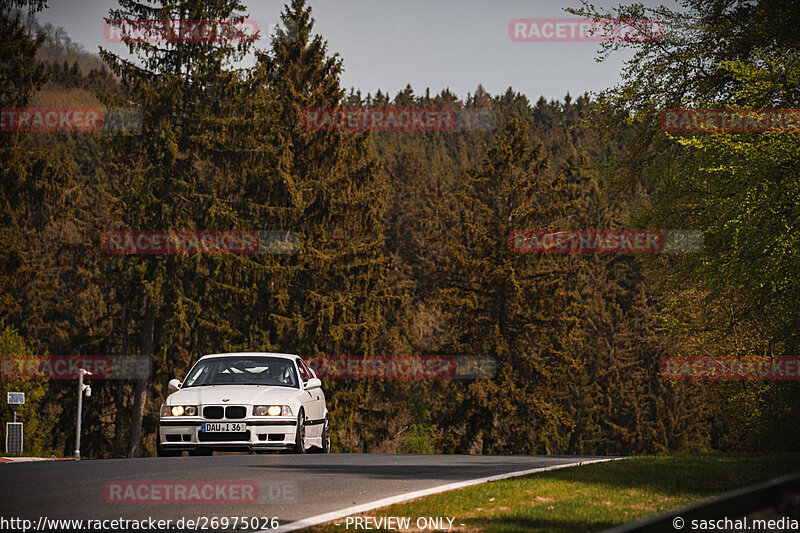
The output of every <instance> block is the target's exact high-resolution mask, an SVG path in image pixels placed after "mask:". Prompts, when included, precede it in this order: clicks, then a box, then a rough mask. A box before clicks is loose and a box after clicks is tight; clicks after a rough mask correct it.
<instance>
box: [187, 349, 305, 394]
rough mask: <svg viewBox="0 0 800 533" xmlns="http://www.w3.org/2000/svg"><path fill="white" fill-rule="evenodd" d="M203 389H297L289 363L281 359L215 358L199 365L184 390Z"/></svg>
mask: <svg viewBox="0 0 800 533" xmlns="http://www.w3.org/2000/svg"><path fill="white" fill-rule="evenodd" d="M204 385H275V386H278V387H294V388H297V387H298V382H297V374H296V373H295V369H294V364H293V363H292V361H291V360H290V359H283V358H280V357H215V358H211V359H204V360H202V361H199V362H198V363H197V364H196V365H194V367H193V368H192V370H191V371H190V372H189V375H188V376H187V377H186V379H185V380H184V382H183V385H182V386H181V388H184V389H185V388H187V387H202V386H204Z"/></svg>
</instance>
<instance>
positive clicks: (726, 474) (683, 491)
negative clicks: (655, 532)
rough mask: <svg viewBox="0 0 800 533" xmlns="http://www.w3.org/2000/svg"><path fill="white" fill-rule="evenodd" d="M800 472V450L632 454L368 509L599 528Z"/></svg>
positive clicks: (516, 527) (491, 522)
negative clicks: (784, 451) (771, 452)
mask: <svg viewBox="0 0 800 533" xmlns="http://www.w3.org/2000/svg"><path fill="white" fill-rule="evenodd" d="M798 471H800V454H795V453H792V454H772V455H727V454H701V455H659V456H643V457H632V458H629V459H624V460H621V461H610V462H606V463H597V464H589V465H584V466H577V467H571V468H564V469H560V470H553V471H550V472H542V473H540V474H533V475H530V476H524V477H519V478H514V479H508V480H503V481H496V482H493V483H486V484H483V485H476V486H473V487H468V488H465V489H460V490H455V491H450V492H445V493H442V494H436V495H433V496H427V497H425V498H420V499H418V500H413V501H410V502H406V503H400V504H396V505H392V506H389V507H384V508H381V509H376V510H374V511H370V512H367V513H364V514H362V515H361V516H371V517H381V516H386V517H389V516H397V517H410V518H411V520H410V524H411V526H412V528H411V529H407V530H404V531H420V529H414V527H413V526H414V525H415V523H416V520H417V519H418V518H419V517H451V518H453V517H455V520H454V521H453V531H462V532H475V531H486V532H492V533H494V532H502V533H511V532H518V531H548V532H570V533H572V532H576V531H599V530H602V529H605V528H608V527H612V526H615V525H618V524H622V523H625V522H630V521H632V520H638V519H641V518H645V517H647V516H650V515H653V514H656V513H661V512H664V511H670V510H673V509H676V508H678V507H681V506H684V505H686V504H688V503H691V502H694V501H697V500H701V499H704V498H708V497H710V496H713V495H715V494H719V493H721V492H725V491H728V490H733V489H736V488H739V487H743V486H746V485H751V484H753V483H757V482H759V481H764V480H767V479H770V478H773V477H778V476H782V475H786V474H789V473H792V472H798ZM336 522H338V523H339V524H340V525H339V526H336V525H335V523H328V524H323V525H320V526H316V527H314V528H310V529H307V530H306V531H311V532H313V533H328V532H337V533H342V532H344V531H347V529H346V528H345V520H344V519H340V520H337V521H336ZM444 524H445V525H447V521H446V520H445V522H444ZM461 524H464V525H463V526H462V525H461ZM371 525H372V526H373V527H374V523H372V524H371ZM421 525H422V524H421ZM353 529H354V528H353V525H352V524H351V525H350V530H353ZM360 530H361V529H360ZM372 531H390V530H386V529H372ZM427 531H430V529H428V530H427Z"/></svg>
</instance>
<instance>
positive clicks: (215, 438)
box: [197, 431, 250, 442]
mask: <svg viewBox="0 0 800 533" xmlns="http://www.w3.org/2000/svg"><path fill="white" fill-rule="evenodd" d="M197 440H199V441H200V442H228V441H239V440H246V441H249V440H250V432H249V431H239V432H236V433H203V432H200V433H198V434H197Z"/></svg>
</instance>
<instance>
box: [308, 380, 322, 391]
mask: <svg viewBox="0 0 800 533" xmlns="http://www.w3.org/2000/svg"><path fill="white" fill-rule="evenodd" d="M320 387H322V381H320V380H319V379H318V378H311V379H309V380H308V381H307V382H306V386H305V388H306V389H318V388H320Z"/></svg>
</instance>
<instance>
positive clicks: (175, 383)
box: [167, 379, 183, 390]
mask: <svg viewBox="0 0 800 533" xmlns="http://www.w3.org/2000/svg"><path fill="white" fill-rule="evenodd" d="M181 385H183V383H181V382H180V381H179V380H177V379H171V380H169V384H168V385H167V387H169V389H170V390H180V388H181Z"/></svg>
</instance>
